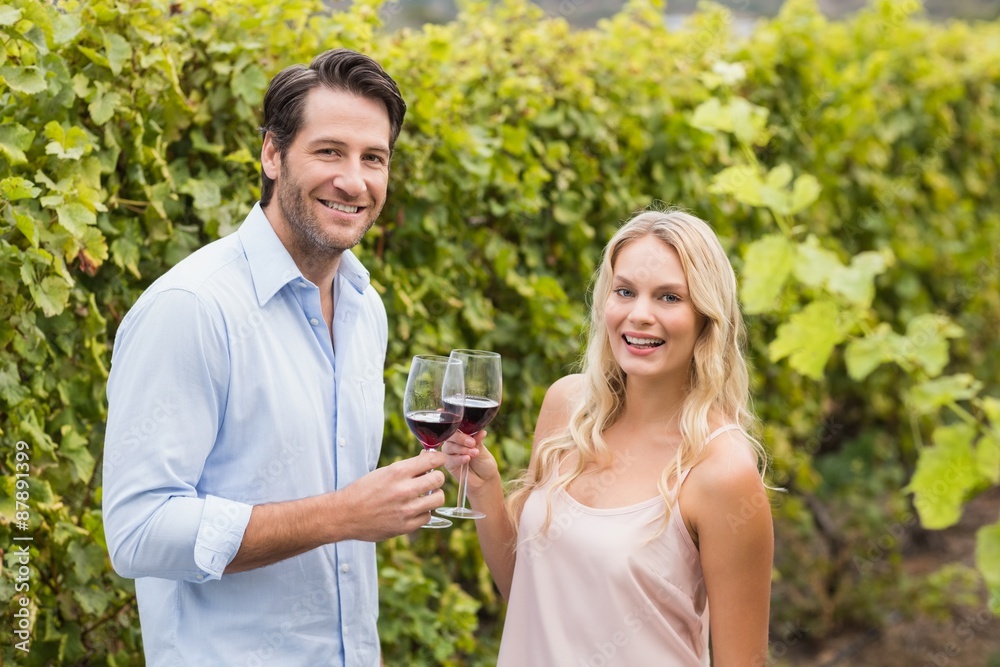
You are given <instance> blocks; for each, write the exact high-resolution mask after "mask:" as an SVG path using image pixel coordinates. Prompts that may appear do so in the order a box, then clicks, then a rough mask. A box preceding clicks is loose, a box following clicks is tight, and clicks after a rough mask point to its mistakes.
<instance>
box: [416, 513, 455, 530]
mask: <svg viewBox="0 0 1000 667" xmlns="http://www.w3.org/2000/svg"><path fill="white" fill-rule="evenodd" d="M450 525H451V521H448V519H440V518H438V517H436V516H432V517H431V520H430V521H428V522H427V523H425V524H424V525H422V526H420V527H421V528H447V527H448V526H450Z"/></svg>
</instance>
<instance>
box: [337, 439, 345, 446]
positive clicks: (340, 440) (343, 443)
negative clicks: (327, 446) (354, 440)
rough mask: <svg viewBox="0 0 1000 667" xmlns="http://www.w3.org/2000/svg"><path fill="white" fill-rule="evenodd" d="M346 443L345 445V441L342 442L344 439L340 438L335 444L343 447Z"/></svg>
mask: <svg viewBox="0 0 1000 667" xmlns="http://www.w3.org/2000/svg"><path fill="white" fill-rule="evenodd" d="M346 443H347V441H346V440H344V438H342V437H340V438H337V444H338V445H340V446H341V447H343V446H344V445H345V444H346Z"/></svg>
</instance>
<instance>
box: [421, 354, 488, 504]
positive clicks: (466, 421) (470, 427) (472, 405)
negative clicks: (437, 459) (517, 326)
mask: <svg viewBox="0 0 1000 667" xmlns="http://www.w3.org/2000/svg"><path fill="white" fill-rule="evenodd" d="M451 358H452V359H458V360H460V361H461V362H462V365H463V366H464V367H465V398H464V401H463V403H464V405H463V411H462V413H463V416H462V421H461V424H460V425H459V427H458V430H460V431H461V432H462V433H464V434H465V435H470V436H471V435H475V434H476V433H479V432H480V431H482V430H483V429H484V428H486V425H487V424H489V423H490V422H491V421H493V418H494V417H496V415H497V412H499V411H500V401H501V400H502V397H503V373H502V368H501V364H500V355H499V354H497V353H496V352H488V351H486V350H452V351H451ZM449 409H451V408H449ZM468 481H469V464H465V465H463V466H462V468H461V470H459V473H458V504H457V505H456V506H455V507H441V508H439V509H437V510H436V511H437V513H438V514H442V515H444V516H449V517H452V518H453V519H482V518H484V517H485V516H486V515H485V514H483V513H482V512H479V511H477V510H473V509H469V508H467V507H466V506H465V501H466V486H467V484H468Z"/></svg>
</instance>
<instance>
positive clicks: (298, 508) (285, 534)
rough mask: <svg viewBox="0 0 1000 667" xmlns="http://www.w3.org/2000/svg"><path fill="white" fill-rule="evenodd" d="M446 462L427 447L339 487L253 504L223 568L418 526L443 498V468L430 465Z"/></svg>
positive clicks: (240, 569)
mask: <svg viewBox="0 0 1000 667" xmlns="http://www.w3.org/2000/svg"><path fill="white" fill-rule="evenodd" d="M444 462H445V455H444V454H441V453H440V452H428V453H425V454H422V455H418V456H414V457H413V458H410V459H405V460H403V461H397V462H396V463H393V464H391V465H389V466H386V467H384V468H379V469H378V470H375V471H373V472H370V473H368V474H367V475H365V476H364V477H362V478H360V479H358V480H357V481H355V482H354V483H353V484H350V485H348V486H347V487H345V488H343V489H341V490H340V491H334V492H332V493H327V494H323V495H321V496H314V497H312V498H304V499H302V500H292V501H288V502H283V503H269V504H265V505H256V506H254V508H253V511H252V513H251V514H250V522H249V523H248V524H247V527H246V530H245V531H244V533H243V541H242V543H241V544H240V548H239V551H238V552H237V553H236V557H235V558H234V559H233V561H232V562H231V563H229V566H228V567H226V574H232V573H233V572H243V571H246V570H252V569H255V568H258V567H263V566H265V565H270V564H271V563H276V562H278V561H280V560H284V559H286V558H291V557H293V556H298V555H299V554H301V553H305V552H306V551H309V550H311V549H315V548H316V547H319V546H322V545H324V544H330V543H333V542H340V541H341V540H363V541H366V542H377V541H379V540H384V539H387V538H390V537H395V536H396V535H402V534H404V533H409V532H412V531H414V530H417V529H419V528H420V526H421V525H423V524H424V523H426V522H427V519H428V517H429V516H430V512H431V510H434V509H436V508H438V507H441V506H442V505H443V504H444V492H442V491H441V490H440V489H441V485H442V484H444V474H443V473H442V472H440V471H438V470H434V468H437V467H440V466H442V465H444ZM428 472H430V474H427V473H428ZM431 492H433V493H431ZM424 494H430V495H424Z"/></svg>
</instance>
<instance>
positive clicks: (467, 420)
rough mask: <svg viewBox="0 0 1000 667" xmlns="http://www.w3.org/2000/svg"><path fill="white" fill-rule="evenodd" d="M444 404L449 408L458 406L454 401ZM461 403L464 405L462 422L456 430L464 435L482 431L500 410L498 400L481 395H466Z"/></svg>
mask: <svg viewBox="0 0 1000 667" xmlns="http://www.w3.org/2000/svg"><path fill="white" fill-rule="evenodd" d="M444 404H445V407H447V408H449V409H451V408H458V405H457V404H455V403H449V402H448V401H445V402H444ZM462 405H464V406H465V411H464V412H463V413H462V415H463V416H462V423H461V424H460V425H459V427H458V430H460V431H461V432H462V433H464V434H466V435H475V434H476V433H479V432H480V431H482V430H483V429H484V428H485V427H486V425H487V424H489V423H490V422H491V421H493V418H494V417H496V416H497V412H499V411H500V402H499V401H494V400H493V399H491V398H485V397H483V396H466V397H465V400H464V401H463V402H462ZM456 412H457V409H456Z"/></svg>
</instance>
